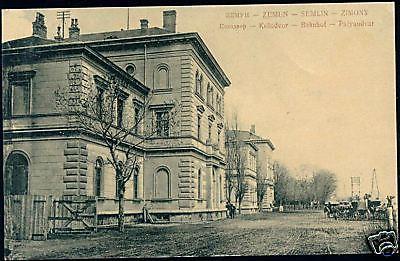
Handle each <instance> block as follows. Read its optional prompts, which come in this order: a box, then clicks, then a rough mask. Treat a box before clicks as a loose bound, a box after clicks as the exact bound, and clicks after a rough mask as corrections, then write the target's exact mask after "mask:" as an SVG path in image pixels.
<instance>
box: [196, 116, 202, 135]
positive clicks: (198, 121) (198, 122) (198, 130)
mask: <svg viewBox="0 0 400 261" xmlns="http://www.w3.org/2000/svg"><path fill="white" fill-rule="evenodd" d="M200 130H201V116H200V115H198V116H197V139H198V140H200Z"/></svg>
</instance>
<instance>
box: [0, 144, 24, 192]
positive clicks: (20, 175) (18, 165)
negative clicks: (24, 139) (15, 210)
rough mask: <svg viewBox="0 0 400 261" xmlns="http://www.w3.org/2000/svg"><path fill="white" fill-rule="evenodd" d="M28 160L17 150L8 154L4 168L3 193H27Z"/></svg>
mask: <svg viewBox="0 0 400 261" xmlns="http://www.w3.org/2000/svg"><path fill="white" fill-rule="evenodd" d="M28 165H29V162H28V159H27V157H26V156H25V155H24V154H22V153H19V152H13V153H12V154H10V156H8V158H7V161H6V169H5V172H6V173H5V177H4V178H5V179H4V181H5V184H4V194H5V195H27V194H28V174H29V168H28V167H29V166H28Z"/></svg>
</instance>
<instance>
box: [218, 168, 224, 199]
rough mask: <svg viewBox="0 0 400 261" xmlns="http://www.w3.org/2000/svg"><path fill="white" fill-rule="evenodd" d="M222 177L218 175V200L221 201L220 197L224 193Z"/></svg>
mask: <svg viewBox="0 0 400 261" xmlns="http://www.w3.org/2000/svg"><path fill="white" fill-rule="evenodd" d="M222 188H223V187H222V175H221V174H220V175H219V200H220V201H222V196H223V195H224V191H223V190H222Z"/></svg>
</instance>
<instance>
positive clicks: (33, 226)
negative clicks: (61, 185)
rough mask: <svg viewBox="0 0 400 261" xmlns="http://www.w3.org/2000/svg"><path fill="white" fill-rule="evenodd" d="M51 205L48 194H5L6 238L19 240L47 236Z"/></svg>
mask: <svg viewBox="0 0 400 261" xmlns="http://www.w3.org/2000/svg"><path fill="white" fill-rule="evenodd" d="M50 206H51V197H48V196H38V195H17V196H5V197H4V219H5V220H4V221H5V222H4V224H5V229H4V234H5V238H10V239H17V240H21V239H28V240H30V239H45V238H47V233H48V231H49V229H48V228H49V227H48V225H49V222H48V217H49V213H50V212H49V211H50Z"/></svg>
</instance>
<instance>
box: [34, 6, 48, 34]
mask: <svg viewBox="0 0 400 261" xmlns="http://www.w3.org/2000/svg"><path fill="white" fill-rule="evenodd" d="M32 28H33V33H32V35H35V36H39V37H41V38H47V27H46V25H45V24H44V15H43V14H42V13H39V12H37V13H36V19H35V21H33V22H32Z"/></svg>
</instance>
